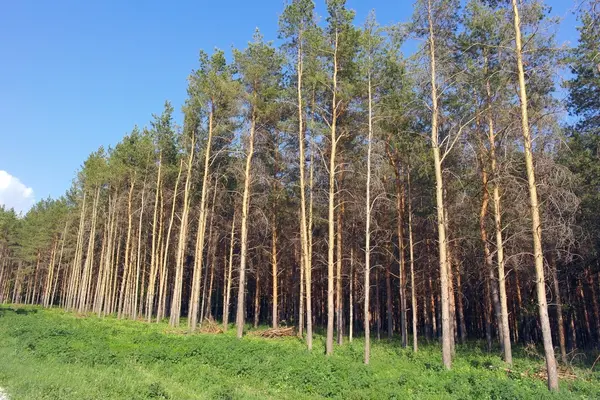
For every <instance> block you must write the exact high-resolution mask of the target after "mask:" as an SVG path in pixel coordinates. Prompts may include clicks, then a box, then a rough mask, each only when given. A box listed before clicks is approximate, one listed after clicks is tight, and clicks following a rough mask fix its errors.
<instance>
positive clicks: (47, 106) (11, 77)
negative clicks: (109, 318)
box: [0, 0, 577, 210]
mask: <svg viewBox="0 0 600 400" xmlns="http://www.w3.org/2000/svg"><path fill="white" fill-rule="evenodd" d="M322 3H324V1H317V4H318V6H317V10H318V12H319V14H320V15H324V13H325V10H324V6H323V4H322ZM547 3H548V4H550V5H551V6H552V7H553V14H554V15H556V16H559V17H563V18H565V21H564V22H563V24H562V26H561V28H560V31H559V42H560V43H563V42H566V41H570V42H575V41H576V37H577V35H576V31H575V22H576V21H575V18H574V17H573V16H572V15H571V12H570V11H571V8H572V7H573V5H574V2H572V1H571V0H548V1H547ZM412 4H413V0H370V1H366V0H362V1H361V0H348V7H349V8H352V9H354V10H356V11H357V19H356V21H357V23H358V24H362V22H363V21H364V19H365V17H366V15H367V14H368V12H369V11H370V10H371V9H375V10H376V13H377V18H378V20H379V22H380V23H382V24H388V23H393V22H401V21H407V20H408V19H409V18H410V16H411V14H412ZM283 7H284V0H260V1H247V0H222V1H214V0H212V1H207V0H195V1H194V0H183V1H166V0H162V1H154V0H147V1H141V0H138V1H120V0H103V1H99V0H98V1H81V0H54V1H36V0H18V1H16V0H15V1H4V2H1V3H0V38H1V39H0V60H2V61H0V204H2V203H5V204H7V205H9V206H17V208H19V209H22V210H25V209H27V207H29V205H30V204H32V202H33V200H34V199H36V200H39V199H41V198H45V197H47V196H48V195H50V196H52V197H58V196H60V195H62V194H63V193H64V192H65V190H66V189H67V188H68V187H69V186H70V185H71V181H72V179H73V177H74V176H75V172H76V170H77V169H78V168H79V166H80V165H81V164H82V162H83V161H84V159H85V158H86V157H87V156H88V155H89V153H91V152H92V151H94V150H96V149H97V148H98V147H99V146H101V145H104V146H109V145H114V144H115V143H117V142H118V141H119V140H120V139H121V138H122V137H123V135H124V134H125V133H127V132H129V131H130V130H131V128H132V127H133V126H134V125H135V124H137V125H139V126H144V125H146V124H147V123H148V121H149V120H150V118H151V114H152V113H160V112H161V110H162V105H163V103H164V101H165V100H170V101H171V102H172V103H173V105H174V107H175V109H176V110H177V112H178V113H179V110H180V107H181V104H182V103H183V101H184V99H185V95H186V78H187V76H188V74H189V73H190V72H191V70H192V69H193V68H195V67H196V66H197V58H198V51H199V50H200V49H204V50H206V51H210V50H212V49H213V48H214V47H219V48H222V49H225V50H230V49H231V47H232V46H235V47H243V46H245V44H246V43H247V42H248V40H250V39H251V37H252V33H253V32H254V30H255V28H256V27H258V28H260V30H261V31H262V33H263V34H264V36H265V38H266V39H268V40H270V39H276V38H277V26H278V16H279V14H280V13H281V11H282V10H283ZM3 171H4V173H3Z"/></svg>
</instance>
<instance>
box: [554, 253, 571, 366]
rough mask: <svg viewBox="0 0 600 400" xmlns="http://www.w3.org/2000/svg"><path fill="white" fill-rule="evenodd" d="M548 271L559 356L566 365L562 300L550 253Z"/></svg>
mask: <svg viewBox="0 0 600 400" xmlns="http://www.w3.org/2000/svg"><path fill="white" fill-rule="evenodd" d="M550 271H551V272H552V281H553V283H554V292H555V293H554V297H555V299H556V300H555V301H556V317H557V318H556V319H557V321H556V322H557V324H558V342H559V344H560V357H561V360H562V362H563V364H565V365H567V364H568V360H567V346H566V340H565V323H564V320H563V310H562V301H561V299H560V286H559V284H558V277H557V270H556V261H555V260H554V257H553V256H552V255H550Z"/></svg>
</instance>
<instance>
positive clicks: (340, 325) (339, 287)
mask: <svg viewBox="0 0 600 400" xmlns="http://www.w3.org/2000/svg"><path fill="white" fill-rule="evenodd" d="M341 180H342V178H341V174H340V182H339V183H340V185H339V186H341ZM339 186H338V187H339ZM343 214H344V203H341V204H340V208H339V211H338V214H337V232H336V233H337V248H336V250H337V252H336V258H337V259H336V278H335V282H336V288H335V305H336V331H337V343H338V344H339V345H341V344H342V343H343V333H344V322H343V321H344V320H343V314H344V304H343V299H344V296H343V287H344V286H343V284H342V283H343V282H342V265H343V264H342V261H343V260H342V216H343Z"/></svg>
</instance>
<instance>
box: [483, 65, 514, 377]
mask: <svg viewBox="0 0 600 400" xmlns="http://www.w3.org/2000/svg"><path fill="white" fill-rule="evenodd" d="M486 63H487V60H486ZM486 91H487V96H488V103H489V107H488V108H489V110H488V113H487V122H488V140H489V144H490V153H489V155H490V162H491V167H492V179H493V183H492V188H493V191H492V193H493V204H494V228H495V230H496V259H497V261H498V288H499V291H500V318H501V319H499V320H498V329H499V330H501V331H502V334H501V335H500V337H501V340H502V348H503V350H504V361H505V362H506V363H507V364H508V365H512V346H511V343H510V327H509V324H508V304H507V295H506V279H505V276H506V273H505V272H504V240H503V238H502V212H501V206H500V181H499V176H498V167H497V160H496V133H495V131H494V119H493V116H492V107H491V96H492V93H491V88H490V82H489V81H487V82H486ZM492 283H493V282H492Z"/></svg>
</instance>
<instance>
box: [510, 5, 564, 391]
mask: <svg viewBox="0 0 600 400" xmlns="http://www.w3.org/2000/svg"><path fill="white" fill-rule="evenodd" d="M512 8H513V15H514V27H515V53H516V57H517V69H518V76H519V98H520V100H521V128H522V130H523V132H522V133H523V139H524V144H525V146H524V151H525V164H526V168H527V181H528V186H529V202H530V207H531V224H532V235H533V255H534V258H535V275H536V288H537V298H538V310H539V314H540V325H541V327H542V337H543V342H544V353H545V355H546V367H547V372H548V388H549V389H550V390H558V371H557V368H556V360H555V358H554V347H553V346H552V333H551V331H550V319H549V318H548V303H547V300H546V282H545V278H544V255H543V251H542V223H541V220H540V208H539V204H538V195H537V187H536V182H535V167H534V165H533V150H532V139H531V133H530V131H529V115H528V109H527V108H528V107H527V90H526V84H525V71H524V69H523V50H522V44H521V21H520V18H519V8H518V6H517V0H512Z"/></svg>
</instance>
